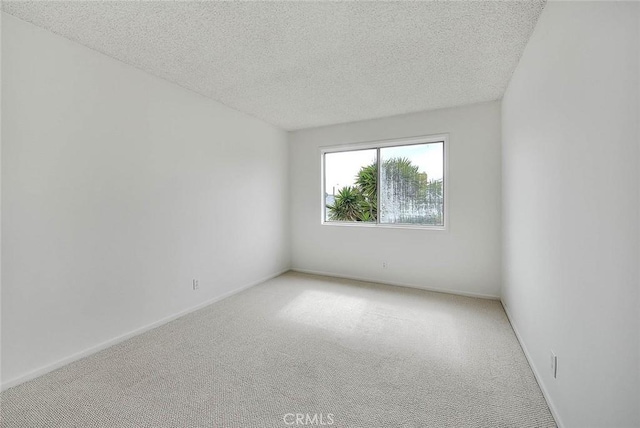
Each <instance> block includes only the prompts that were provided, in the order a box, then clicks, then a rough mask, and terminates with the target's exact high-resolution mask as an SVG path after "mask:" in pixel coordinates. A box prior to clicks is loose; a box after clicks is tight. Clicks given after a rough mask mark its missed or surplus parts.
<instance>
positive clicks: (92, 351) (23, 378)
mask: <svg viewBox="0 0 640 428" xmlns="http://www.w3.org/2000/svg"><path fill="white" fill-rule="evenodd" d="M289 270H290V269H289V268H287V269H284V270H281V271H279V272H277V273H274V274H271V275H268V276H266V277H264V278H262V279H259V280H257V281H253V282H251V283H249V284H246V285H243V286H241V287H240V288H237V289H235V290H231V291H228V292H226V293H224V294H221V295H219V296H217V297H214V298H212V299H209V300H207V301H205V302H202V303H198V304H197V305H195V306H192V307H190V308H187V309H185V310H182V311H180V312H177V313H175V314H173V315H169V316H168V317H165V318H162V319H160V320H158V321H155V322H152V323H151V324H147V325H145V326H142V327H140V328H137V329H135V330H132V331H130V332H128V333H125V334H123V335H120V336H117V337H114V338H113V339H109V340H106V341H104V342H102V343H99V344H97V345H95V346H91V347H89V348H87V349H85V350H83V351H80V352H76V353H75V354H72V355H70V356H68V357H65V358H62V359H60V360H58V361H56V362H54V363H51V364H47V365H45V366H42V367H40V368H37V369H35V370H33V371H30V372H28V373H27V374H24V375H21V376H18V377H15V378H13V379H11V380H8V381H6V382H2V386H1V387H0V390H1V391H4V390H6V389H8V388H12V387H14V386H17V385H20V384H21V383H24V382H27V381H29V380H32V379H35V378H37V377H40V376H42V375H44V374H46V373H49V372H52V371H54V370H56V369H59V368H60V367H63V366H66V365H67V364H70V363H72V362H74V361H77V360H80V359H82V358H85V357H88V356H89V355H92V354H95V353H97V352H100V351H102V350H104V349H107V348H109V347H111V346H113V345H116V344H118V343H120V342H123V341H125V340H127V339H130V338H132V337H134V336H137V335H139V334H142V333H144V332H146V331H149V330H151V329H154V328H156V327H159V326H161V325H163V324H166V323H168V322H170V321H173V320H175V319H177V318H180V317H182V316H184V315H187V314H189V313H191V312H195V311H197V310H198V309H202V308H204V307H205V306H209V305H211V304H213V303H215V302H218V301H220V300H223V299H226V298H227V297H231V296H233V295H234V294H237V293H240V292H241V291H244V290H247V289H249V288H251V287H255V286H256V285H258V284H261V283H263V282H265V281H268V280H270V279H273V278H275V277H277V276H280V275H282V274H283V273H285V272H288V271H289Z"/></svg>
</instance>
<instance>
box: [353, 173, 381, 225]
mask: <svg viewBox="0 0 640 428" xmlns="http://www.w3.org/2000/svg"><path fill="white" fill-rule="evenodd" d="M356 186H357V188H358V190H359V191H360V194H361V195H362V199H363V200H362V202H361V203H360V206H361V207H362V215H361V218H362V221H376V218H377V217H378V165H377V164H376V163H375V162H374V163H372V164H371V165H367V166H363V167H362V168H360V171H358V175H357V176H356Z"/></svg>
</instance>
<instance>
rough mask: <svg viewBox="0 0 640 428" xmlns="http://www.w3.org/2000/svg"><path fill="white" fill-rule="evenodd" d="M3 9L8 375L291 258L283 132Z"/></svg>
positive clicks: (7, 380)
mask: <svg viewBox="0 0 640 428" xmlns="http://www.w3.org/2000/svg"><path fill="white" fill-rule="evenodd" d="M2 19H3V23H2V24H3V27H2V31H3V37H2V54H3V62H2V66H3V69H2V77H3V80H2V92H3V98H2V107H3V108H2V112H3V113H2V114H3V116H2V120H3V125H4V126H3V128H2V133H3V135H2V136H3V146H2V150H3V153H2V208H3V213H2V214H3V216H2V255H3V259H2V377H3V381H4V383H3V385H4V386H5V387H6V386H7V385H10V384H13V383H15V381H17V380H20V379H24V376H28V374H29V373H30V372H32V371H34V370H36V371H37V370H39V369H43V368H44V369H45V370H46V369H47V368H50V367H51V364H55V363H56V362H57V361H59V360H64V359H65V358H68V357H70V356H72V355H73V354H75V353H78V352H82V351H84V350H86V349H88V348H91V347H93V346H96V345H99V344H101V343H102V342H105V341H109V340H111V339H114V338H116V337H119V336H121V335H124V334H127V333H129V332H131V331H134V330H136V329H139V328H141V327H143V326H145V325H148V324H150V323H154V322H156V321H158V320H161V319H163V318H165V317H169V316H171V315H173V314H176V313H178V312H181V311H184V310H187V309H189V308H192V307H194V306H196V305H199V304H201V303H203V302H205V301H208V300H211V299H214V298H216V297H219V296H222V295H225V294H227V293H229V292H233V291H234V290H237V289H239V288H242V287H244V286H247V285H250V284H253V283H256V282H258V281H260V280H261V279H264V278H265V277H269V276H272V275H274V274H276V273H279V272H281V271H282V270H285V269H287V268H288V266H289V249H288V247H289V237H288V223H289V222H288V212H289V211H288V158H287V156H288V152H287V135H286V133H285V132H284V131H281V130H279V129H277V128H274V127H273V126H271V125H267V124H265V123H264V122H261V121H259V120H257V119H254V118H251V117H249V116H246V115H244V114H242V113H239V112H237V111H234V110H231V109H229V108H227V107H225V106H223V105H221V104H219V103H216V102H214V101H211V100H209V99H207V98H204V97H201V96H199V95H196V94H194V93H192V92H189V91H187V90H184V89H182V88H180V87H177V86H175V85H172V84H170V83H168V82H166V81H163V80H161V79H157V78H155V77H153V76H150V75H148V74H146V73H144V72H141V71H139V70H137V69H135V68H132V67H130V66H128V65H125V64H123V63H120V62H118V61H115V60H113V59H111V58H109V57H106V56H104V55H101V54H99V53H97V52H95V51H92V50H89V49H87V48H85V47H83V46H80V45H78V44H75V43H73V42H71V41H68V40H66V39H63V38H61V37H58V36H56V35H53V34H52V33H49V32H47V31H46V30H43V29H40V28H38V27H35V26H32V25H31V24H27V23H25V22H22V21H20V20H18V19H16V18H14V17H12V16H9V15H6V14H3V15H2ZM192 278H198V279H199V280H200V290H199V291H197V292H193V291H192V289H191V280H192Z"/></svg>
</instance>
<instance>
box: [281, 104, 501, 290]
mask: <svg viewBox="0 0 640 428" xmlns="http://www.w3.org/2000/svg"><path fill="white" fill-rule="evenodd" d="M442 133H448V134H449V138H450V139H449V161H448V162H449V180H448V183H447V184H446V185H448V192H449V193H448V197H449V201H448V208H449V228H448V230H447V231H437V230H417V229H398V228H395V229H393V228H372V227H357V226H350V227H349V226H334V225H321V224H320V218H321V211H322V208H321V179H320V149H319V147H322V146H331V145H339V144H349V143H355V142H362V141H375V140H385V139H393V138H402V137H411V136H419V135H433V134H442ZM290 159H291V174H292V177H294V179H293V180H292V182H291V204H292V212H291V219H292V266H293V268H294V269H297V270H303V271H312V272H321V273H327V274H331V275H340V276H347V277H354V278H360V279H369V280H374V281H381V282H389V283H397V284H406V285H411V286H415V287H423V288H430V289H441V290H445V291H450V292H461V293H469V294H479V295H485V296H498V293H499V289H500V216H501V209H500V188H501V185H500V175H501V171H500V104H499V102H491V103H484V104H476V105H472V106H466V107H460V108H454V109H444V110H436V111H431V112H426V113H417V114H410V115H403V116H397V117H391V118H384V119H378V120H369V121H363V122H355V123H348V124H342V125H336V126H329V127H322V128H315V129H309V130H302V131H296V132H292V133H291V134H290ZM382 261H387V262H388V268H387V269H382Z"/></svg>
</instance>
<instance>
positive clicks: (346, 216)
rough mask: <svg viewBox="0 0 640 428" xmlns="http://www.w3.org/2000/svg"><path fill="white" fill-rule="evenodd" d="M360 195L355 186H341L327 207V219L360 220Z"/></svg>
mask: <svg viewBox="0 0 640 428" xmlns="http://www.w3.org/2000/svg"><path fill="white" fill-rule="evenodd" d="M361 202H362V195H361V194H360V192H358V190H357V189H356V188H355V187H350V186H347V187H343V188H342V189H340V190H339V191H338V194H337V195H336V197H335V200H334V201H333V205H329V206H327V208H329V219H330V220H338V221H361V218H362V207H361Z"/></svg>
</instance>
